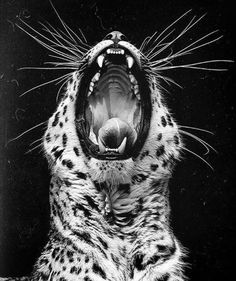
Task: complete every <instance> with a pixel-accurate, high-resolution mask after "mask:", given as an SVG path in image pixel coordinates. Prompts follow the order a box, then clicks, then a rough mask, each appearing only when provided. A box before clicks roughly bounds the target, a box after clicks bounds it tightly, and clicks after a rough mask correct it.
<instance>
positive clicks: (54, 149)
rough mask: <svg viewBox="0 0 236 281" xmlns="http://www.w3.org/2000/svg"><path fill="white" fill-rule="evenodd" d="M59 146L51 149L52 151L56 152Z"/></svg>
mask: <svg viewBox="0 0 236 281" xmlns="http://www.w3.org/2000/svg"><path fill="white" fill-rule="evenodd" d="M58 148H59V146H54V147H53V149H52V150H51V152H52V153H53V152H55V151H56V150H57V149H58Z"/></svg>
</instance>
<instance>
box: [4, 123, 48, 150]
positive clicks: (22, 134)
mask: <svg viewBox="0 0 236 281" xmlns="http://www.w3.org/2000/svg"><path fill="white" fill-rule="evenodd" d="M47 122H48V121H44V122H41V123H39V124H37V125H35V126H33V127H31V128H30V129H28V130H26V131H24V132H23V133H21V134H20V135H18V136H16V137H15V138H13V139H10V140H9V141H8V142H7V143H6V144H5V147H7V145H8V144H9V143H11V142H13V141H15V140H18V139H19V138H21V137H22V136H24V135H25V134H27V133H29V132H31V131H33V130H34V129H36V128H38V127H40V126H42V125H44V124H46V123H47Z"/></svg>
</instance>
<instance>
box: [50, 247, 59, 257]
mask: <svg viewBox="0 0 236 281" xmlns="http://www.w3.org/2000/svg"><path fill="white" fill-rule="evenodd" d="M59 250H60V249H59V248H58V247H57V248H55V249H54V250H53V251H52V258H53V259H54V258H55V257H56V255H57V254H58V252H59Z"/></svg>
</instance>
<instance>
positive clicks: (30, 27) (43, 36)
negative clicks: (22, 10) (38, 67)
mask: <svg viewBox="0 0 236 281" xmlns="http://www.w3.org/2000/svg"><path fill="white" fill-rule="evenodd" d="M20 21H21V22H22V23H23V24H24V25H26V26H27V27H28V28H29V29H30V30H32V31H33V32H35V34H38V35H39V36H40V37H42V38H44V39H45V40H47V41H48V42H50V43H52V44H54V45H56V46H59V47H60V46H61V44H60V45H58V43H57V42H55V41H53V40H51V39H50V38H48V37H46V36H45V35H43V34H42V33H40V32H38V31H37V30H36V29H34V28H33V27H32V26H30V25H29V24H27V23H26V22H25V21H23V20H22V19H20ZM17 26H18V25H17ZM24 31H25V30H24ZM35 39H36V40H39V41H41V42H43V41H42V40H40V39H38V38H37V37H35ZM43 43H44V42H43ZM44 44H46V43H44ZM46 45H48V44H46ZM61 47H62V46H61Z"/></svg>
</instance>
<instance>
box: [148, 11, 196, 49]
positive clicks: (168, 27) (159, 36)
mask: <svg viewBox="0 0 236 281" xmlns="http://www.w3.org/2000/svg"><path fill="white" fill-rule="evenodd" d="M190 11H191V10H188V11H187V12H185V13H184V14H183V15H181V16H180V17H179V18H177V19H176V20H175V21H174V22H172V23H171V24H170V25H169V26H167V27H166V28H165V29H164V30H163V31H162V32H161V33H160V34H159V35H158V36H157V38H156V39H155V42H156V41H157V40H158V39H159V38H161V36H162V35H163V34H164V33H165V32H166V31H167V30H168V29H170V28H171V27H172V26H173V25H174V24H176V23H177V22H178V21H179V20H181V19H182V18H183V17H184V16H186V15H187V14H188V13H189V12H190ZM156 34H157V32H155V33H154V34H153V35H152V36H151V38H152V37H154V36H155V35H156ZM158 45H159V44H158Z"/></svg>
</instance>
